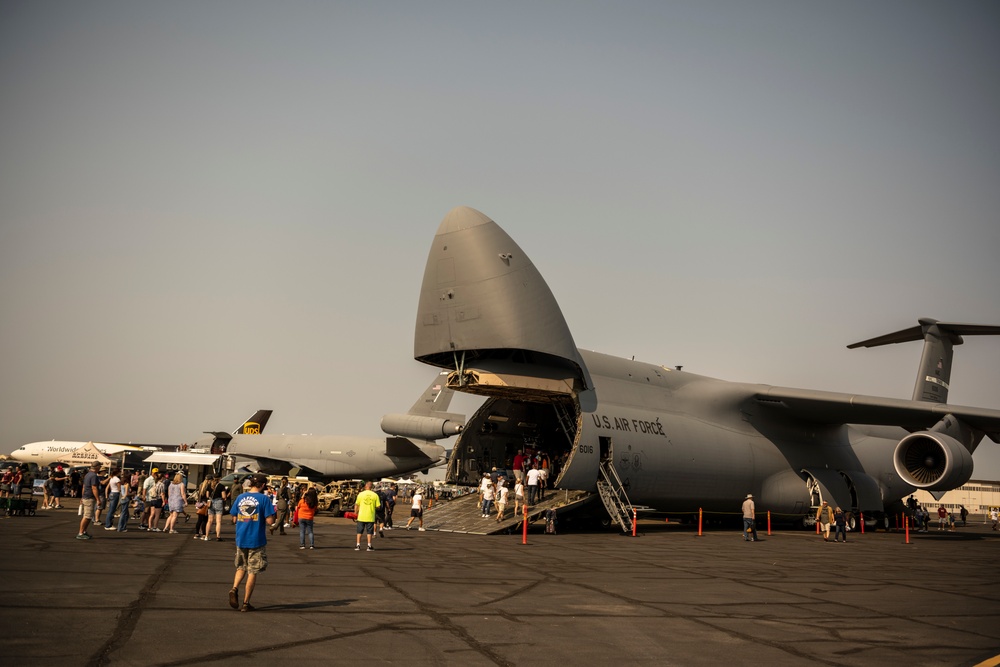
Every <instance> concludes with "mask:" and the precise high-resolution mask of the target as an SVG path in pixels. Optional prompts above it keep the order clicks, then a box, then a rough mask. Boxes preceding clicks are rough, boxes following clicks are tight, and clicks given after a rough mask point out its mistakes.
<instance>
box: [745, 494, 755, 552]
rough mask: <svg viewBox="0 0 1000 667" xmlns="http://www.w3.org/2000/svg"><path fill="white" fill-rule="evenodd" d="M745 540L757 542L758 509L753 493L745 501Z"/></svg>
mask: <svg viewBox="0 0 1000 667" xmlns="http://www.w3.org/2000/svg"><path fill="white" fill-rule="evenodd" d="M743 540H744V541H747V542H756V541H757V508H756V506H755V505H754V503H753V494H751V493H748V494H747V497H746V500H744V501H743Z"/></svg>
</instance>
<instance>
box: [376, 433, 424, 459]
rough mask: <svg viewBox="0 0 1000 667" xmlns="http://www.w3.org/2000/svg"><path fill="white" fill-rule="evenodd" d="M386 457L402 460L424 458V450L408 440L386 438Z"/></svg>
mask: <svg viewBox="0 0 1000 667" xmlns="http://www.w3.org/2000/svg"><path fill="white" fill-rule="evenodd" d="M385 455H386V456H392V457H396V458H401V459H409V458H414V457H417V456H424V452H423V450H421V449H420V448H419V447H417V446H416V445H415V444H413V443H412V442H411V441H409V440H407V439H406V438H391V437H390V438H386V439H385Z"/></svg>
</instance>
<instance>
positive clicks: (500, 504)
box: [497, 475, 510, 523]
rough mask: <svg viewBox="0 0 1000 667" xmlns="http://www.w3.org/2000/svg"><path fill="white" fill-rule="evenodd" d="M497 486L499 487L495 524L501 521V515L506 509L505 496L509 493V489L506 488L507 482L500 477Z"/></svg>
mask: <svg viewBox="0 0 1000 667" xmlns="http://www.w3.org/2000/svg"><path fill="white" fill-rule="evenodd" d="M497 485H498V486H499V487H500V488H499V489H497V523H499V522H501V521H503V515H504V512H505V511H506V509H507V495H508V494H509V493H510V489H508V488H507V480H505V479H504V478H503V476H502V475H501V477H500V481H499V482H498V484H497Z"/></svg>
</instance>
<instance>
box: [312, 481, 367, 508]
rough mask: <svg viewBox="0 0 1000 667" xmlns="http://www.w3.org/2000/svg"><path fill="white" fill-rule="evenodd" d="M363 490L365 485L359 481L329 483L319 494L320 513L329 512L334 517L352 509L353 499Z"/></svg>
mask: <svg viewBox="0 0 1000 667" xmlns="http://www.w3.org/2000/svg"><path fill="white" fill-rule="evenodd" d="M364 488H365V483H364V482H363V481H361V480H359V479H349V480H347V481H343V482H330V483H329V484H327V485H326V486H324V487H323V489H322V490H321V491H320V492H319V496H318V500H319V506H318V507H317V509H319V510H320V511H324V512H325V511H329V512H331V513H332V514H333V515H334V516H340V515H341V514H343V513H344V512H347V511H350V510H352V509H354V499H355V498H357V497H358V493H359V492H360V491H361V490H362V489H364Z"/></svg>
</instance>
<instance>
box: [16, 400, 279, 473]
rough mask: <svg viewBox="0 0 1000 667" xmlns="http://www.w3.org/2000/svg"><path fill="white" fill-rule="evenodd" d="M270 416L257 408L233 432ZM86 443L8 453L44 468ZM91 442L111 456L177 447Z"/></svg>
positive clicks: (50, 443)
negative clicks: (251, 415)
mask: <svg viewBox="0 0 1000 667" xmlns="http://www.w3.org/2000/svg"><path fill="white" fill-rule="evenodd" d="M270 416H271V411H270V410H258V411H257V412H255V413H254V415H253V417H250V419H248V420H246V421H245V422H243V424H242V425H241V426H240V427H239V428H237V429H236V430H235V431H234V432H233V433H234V434H238V435H243V434H252V433H260V432H261V431H263V430H264V425H265V424H267V420H268V418H270ZM86 444H87V443H86V442H74V441H67V440H47V441H44V442H32V443H29V444H27V445H23V446H21V447H18V448H17V449H15V450H14V451H13V452H11V453H10V458H12V459H13V460H15V461H21V462H23V463H36V464H38V466H39V467H43V468H44V467H45V466H48V465H52V464H53V463H56V462H58V461H59V459H63V458H66V457H67V456H69V455H70V454H72V453H73V452H75V451H76V450H78V449H80V448H81V447H83V446H85V445H86ZM93 444H94V446H95V447H97V449H98V451H100V452H101V453H102V454H104V455H105V456H110V457H112V458H113V457H114V456H116V455H118V454H121V453H122V452H143V451H146V452H155V451H160V450H161V449H175V448H176V447H177V446H176V445H134V444H130V443H122V442H94V443H93Z"/></svg>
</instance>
